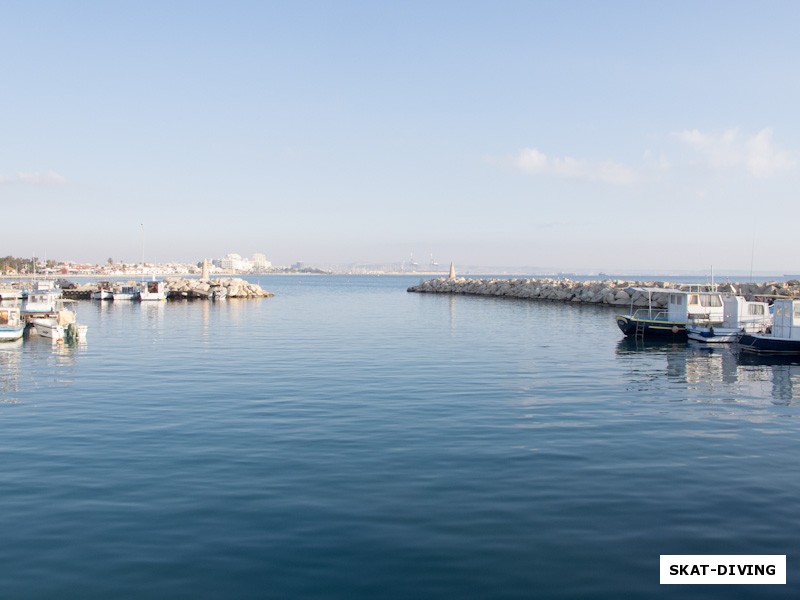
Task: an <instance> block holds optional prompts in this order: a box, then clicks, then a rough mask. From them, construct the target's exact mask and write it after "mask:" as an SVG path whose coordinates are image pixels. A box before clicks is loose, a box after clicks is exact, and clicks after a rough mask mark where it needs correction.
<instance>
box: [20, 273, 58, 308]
mask: <svg viewBox="0 0 800 600" xmlns="http://www.w3.org/2000/svg"><path fill="white" fill-rule="evenodd" d="M60 300H61V289H60V288H58V287H56V285H55V283H53V282H52V281H37V282H36V284H35V285H34V287H33V289H32V290H31V291H29V292H28V297H27V298H26V300H25V308H24V310H25V312H28V313H53V312H56V311H57V310H58V308H59V306H58V304H59V301H60Z"/></svg>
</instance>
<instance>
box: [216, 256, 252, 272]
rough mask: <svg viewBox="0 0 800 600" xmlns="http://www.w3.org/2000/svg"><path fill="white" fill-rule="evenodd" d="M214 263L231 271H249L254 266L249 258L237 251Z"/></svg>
mask: <svg viewBox="0 0 800 600" xmlns="http://www.w3.org/2000/svg"><path fill="white" fill-rule="evenodd" d="M214 265H215V266H217V267H219V268H220V269H229V270H231V271H249V270H250V269H251V268H252V266H253V265H252V264H251V263H250V261H249V260H247V259H246V258H242V257H241V256H239V255H238V254H235V253H231V254H226V255H225V258H220V259H217V260H215V261H214Z"/></svg>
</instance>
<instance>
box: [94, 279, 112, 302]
mask: <svg viewBox="0 0 800 600" xmlns="http://www.w3.org/2000/svg"><path fill="white" fill-rule="evenodd" d="M91 298H92V300H113V299H114V292H113V291H112V289H111V282H110V281H98V282H97V289H96V290H94V291H93V292H92V293H91Z"/></svg>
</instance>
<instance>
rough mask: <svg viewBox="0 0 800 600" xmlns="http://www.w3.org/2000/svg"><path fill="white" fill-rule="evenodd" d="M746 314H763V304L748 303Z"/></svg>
mask: <svg viewBox="0 0 800 600" xmlns="http://www.w3.org/2000/svg"><path fill="white" fill-rule="evenodd" d="M747 314H749V315H763V314H764V305H763V304H750V305H749V306H748V307H747Z"/></svg>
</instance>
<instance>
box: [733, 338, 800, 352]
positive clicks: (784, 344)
mask: <svg viewBox="0 0 800 600" xmlns="http://www.w3.org/2000/svg"><path fill="white" fill-rule="evenodd" d="M739 348H741V349H742V350H746V351H747V352H759V353H761V354H800V340H787V339H782V338H774V337H772V336H769V335H753V334H749V333H743V334H742V335H741V336H740V337H739Z"/></svg>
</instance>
